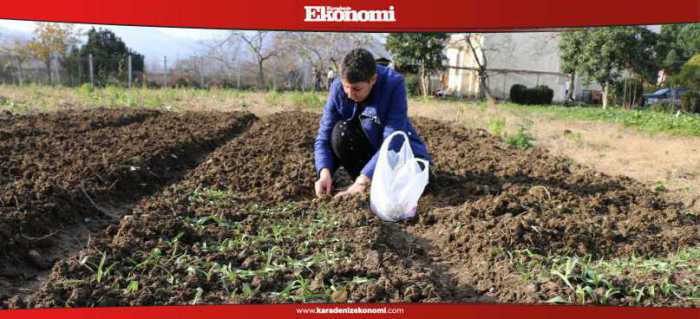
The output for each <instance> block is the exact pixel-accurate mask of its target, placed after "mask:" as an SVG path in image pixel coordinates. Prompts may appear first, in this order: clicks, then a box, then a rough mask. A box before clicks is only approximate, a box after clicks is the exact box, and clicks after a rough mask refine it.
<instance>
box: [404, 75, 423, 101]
mask: <svg viewBox="0 0 700 319" xmlns="http://www.w3.org/2000/svg"><path fill="white" fill-rule="evenodd" d="M404 82H405V83H406V91H407V92H408V94H409V95H413V96H417V95H421V92H420V77H419V76H418V75H415V74H406V75H405V76H404Z"/></svg>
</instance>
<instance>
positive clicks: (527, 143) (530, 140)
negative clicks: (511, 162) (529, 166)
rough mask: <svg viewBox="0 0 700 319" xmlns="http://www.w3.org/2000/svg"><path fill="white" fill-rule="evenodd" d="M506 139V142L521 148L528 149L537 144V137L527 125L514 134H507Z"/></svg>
mask: <svg viewBox="0 0 700 319" xmlns="http://www.w3.org/2000/svg"><path fill="white" fill-rule="evenodd" d="M504 141H505V142H506V144H508V145H510V146H513V147H516V148H519V149H521V150H526V149H528V148H531V147H533V146H534V145H535V144H534V142H535V138H534V137H533V136H532V134H530V132H529V131H528V129H527V128H525V127H520V128H519V129H518V131H517V132H516V133H514V134H506V135H505V138H504Z"/></svg>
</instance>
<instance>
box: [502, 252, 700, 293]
mask: <svg viewBox="0 0 700 319" xmlns="http://www.w3.org/2000/svg"><path fill="white" fill-rule="evenodd" d="M511 258H512V261H513V262H514V264H515V267H516V269H517V270H518V272H519V273H520V275H521V277H522V278H523V279H524V280H525V281H526V282H529V283H532V282H535V283H538V284H546V283H548V282H554V283H556V284H559V286H560V287H561V289H559V290H558V291H556V292H551V291H550V296H549V299H548V302H550V303H571V304H605V305H645V306H649V305H655V304H659V303H660V302H664V303H666V302H669V301H672V300H684V301H686V300H691V301H700V247H693V248H687V249H684V250H681V251H679V252H677V253H676V254H671V255H668V256H666V257H634V256H633V257H627V258H615V259H594V258H592V257H591V256H583V257H577V256H573V257H571V256H542V255H538V254H534V253H531V252H530V251H527V250H526V251H519V252H516V253H513V254H511Z"/></svg>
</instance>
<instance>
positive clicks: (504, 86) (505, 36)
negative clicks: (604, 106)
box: [446, 32, 600, 102]
mask: <svg viewBox="0 0 700 319" xmlns="http://www.w3.org/2000/svg"><path fill="white" fill-rule="evenodd" d="M559 35H560V33H559V32H512V33H481V34H471V35H470V36H471V42H472V43H473V44H474V47H475V49H476V53H477V56H478V57H479V59H480V61H484V58H485V61H486V70H487V74H488V79H489V82H488V84H489V89H490V91H491V94H492V95H494V96H495V97H496V98H498V99H508V97H509V92H510V87H511V86H513V85H514V84H522V85H525V86H527V87H534V86H537V85H546V86H548V87H549V88H550V89H552V90H553V91H554V99H553V100H554V101H555V102H562V101H564V99H565V95H566V90H567V89H568V81H569V75H568V74H565V73H562V72H561V70H560V68H559V65H560V57H559V40H560V36H559ZM465 37H466V34H453V35H451V37H450V43H449V44H448V46H447V52H446V55H447V59H448V65H447V70H446V72H447V83H446V85H447V92H448V94H453V95H458V96H478V95H479V93H480V92H479V77H478V73H477V70H478V64H477V63H476V60H475V59H474V56H473V54H472V50H471V48H470V47H469V46H468V44H467V41H466V38H465ZM574 84H575V85H574V97H575V98H576V99H577V100H578V99H581V98H582V95H583V93H584V90H600V87H599V86H598V85H597V84H595V83H591V84H589V85H585V84H584V83H583V81H582V80H581V79H579V78H577V79H576V81H575V83H574Z"/></svg>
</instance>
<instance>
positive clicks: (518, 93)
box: [510, 84, 527, 104]
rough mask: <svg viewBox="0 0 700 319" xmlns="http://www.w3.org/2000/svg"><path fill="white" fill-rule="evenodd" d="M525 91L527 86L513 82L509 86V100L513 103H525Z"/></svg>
mask: <svg viewBox="0 0 700 319" xmlns="http://www.w3.org/2000/svg"><path fill="white" fill-rule="evenodd" d="M526 91H527V87H526V86H524V85H522V84H514V85H513V86H511V87H510V100H511V101H512V102H513V103H518V104H527V103H526V99H525V98H526V94H527V93H526Z"/></svg>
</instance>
